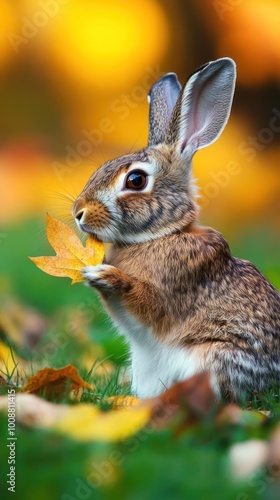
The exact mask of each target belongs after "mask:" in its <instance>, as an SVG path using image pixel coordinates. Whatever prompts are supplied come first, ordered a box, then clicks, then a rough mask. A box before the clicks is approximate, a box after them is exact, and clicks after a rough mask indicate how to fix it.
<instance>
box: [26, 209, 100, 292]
mask: <svg viewBox="0 0 280 500" xmlns="http://www.w3.org/2000/svg"><path fill="white" fill-rule="evenodd" d="M46 231H47V237H48V240H49V243H50V244H51V246H52V247H53V249H54V250H55V252H56V255H55V256H52V257H29V258H30V260H32V262H34V264H35V265H36V266H37V267H39V269H41V270H42V271H44V272H45V273H47V274H51V275H52V276H63V277H65V276H66V277H68V278H71V279H72V284H73V283H78V282H79V281H83V280H84V278H83V275H82V272H81V269H82V268H83V267H85V266H95V265H97V264H100V263H101V262H102V260H103V257H104V245H103V243H102V242H101V241H98V240H96V239H95V238H93V237H92V236H90V237H89V238H88V240H87V242H86V246H85V247H84V246H83V244H82V242H81V241H80V240H79V238H78V237H77V235H76V234H75V233H74V231H72V229H71V228H70V227H68V226H67V225H66V224H64V223H63V222H60V221H59V220H57V219H54V218H53V217H51V216H50V215H48V214H47V227H46Z"/></svg>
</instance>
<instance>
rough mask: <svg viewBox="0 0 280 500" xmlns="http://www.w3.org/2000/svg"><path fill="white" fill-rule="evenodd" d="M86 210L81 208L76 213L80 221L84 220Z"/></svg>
mask: <svg viewBox="0 0 280 500" xmlns="http://www.w3.org/2000/svg"><path fill="white" fill-rule="evenodd" d="M85 212H86V210H85V208H84V209H83V210H80V211H79V212H77V213H76V215H75V218H76V219H77V220H78V221H79V222H82V218H83V215H84V214H85Z"/></svg>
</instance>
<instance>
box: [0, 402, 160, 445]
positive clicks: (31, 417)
mask: <svg viewBox="0 0 280 500" xmlns="http://www.w3.org/2000/svg"><path fill="white" fill-rule="evenodd" d="M0 411H4V412H5V413H6V412H7V396H0ZM150 414H151V410H150V409H149V408H148V407H145V406H142V407H140V406H138V407H130V408H125V409H124V410H123V411H121V412H120V411H117V410H112V411H109V412H102V411H100V410H99V409H98V408H96V407H95V406H93V405H91V404H85V403H83V404H77V405H75V406H73V405H65V404H63V405H57V404H54V403H50V402H49V401H45V400H43V399H41V398H39V397H38V396H35V395H34V394H17V395H16V419H17V422H18V423H19V424H23V425H28V426H31V427H43V428H48V429H53V430H56V431H58V432H60V433H62V434H66V435H68V436H70V437H72V438H73V439H76V440H78V441H86V442H89V441H107V442H116V441H121V440H123V439H126V438H128V437H130V436H133V435H134V434H135V433H136V432H138V431H139V430H140V429H142V428H143V427H144V426H145V425H146V424H147V422H148V421H149V419H150Z"/></svg>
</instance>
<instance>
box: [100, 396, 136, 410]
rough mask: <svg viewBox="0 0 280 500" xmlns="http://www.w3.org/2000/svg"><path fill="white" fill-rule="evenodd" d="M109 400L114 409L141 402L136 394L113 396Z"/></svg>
mask: <svg viewBox="0 0 280 500" xmlns="http://www.w3.org/2000/svg"><path fill="white" fill-rule="evenodd" d="M107 402H108V403H110V404H111V405H112V408H113V410H121V409H123V408H127V407H129V406H137V405H139V403H140V399H139V398H135V397H134V396H111V397H110V398H107Z"/></svg>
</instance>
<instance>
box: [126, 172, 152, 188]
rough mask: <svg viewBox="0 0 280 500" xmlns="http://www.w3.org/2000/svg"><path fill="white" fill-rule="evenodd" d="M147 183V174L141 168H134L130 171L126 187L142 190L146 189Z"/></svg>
mask: <svg viewBox="0 0 280 500" xmlns="http://www.w3.org/2000/svg"><path fill="white" fill-rule="evenodd" d="M146 184H147V175H146V174H145V173H144V172H142V171H141V170H134V172H130V173H129V174H128V176H127V178H126V183H125V187H126V189H134V190H136V191H140V190H141V189H144V187H145V186H146Z"/></svg>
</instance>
